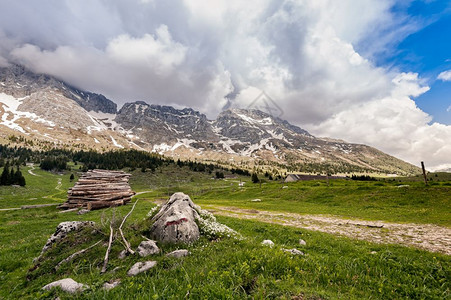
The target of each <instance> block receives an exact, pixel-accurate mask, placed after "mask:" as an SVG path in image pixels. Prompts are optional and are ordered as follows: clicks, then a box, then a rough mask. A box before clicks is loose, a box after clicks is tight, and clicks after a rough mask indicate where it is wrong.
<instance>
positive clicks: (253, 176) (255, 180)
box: [251, 173, 260, 183]
mask: <svg viewBox="0 0 451 300" xmlns="http://www.w3.org/2000/svg"><path fill="white" fill-rule="evenodd" d="M251 179H252V182H253V183H258V182H259V181H260V179H258V176H257V173H252V177H251Z"/></svg>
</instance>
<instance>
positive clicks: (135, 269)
mask: <svg viewBox="0 0 451 300" xmlns="http://www.w3.org/2000/svg"><path fill="white" fill-rule="evenodd" d="M156 265H157V262H156V261H143V262H137V263H136V264H134V265H133V266H132V267H131V268H130V270H128V272H127V275H128V276H136V275H138V274H139V273H142V272H145V271H147V270H150V269H152V268H153V267H155V266H156Z"/></svg>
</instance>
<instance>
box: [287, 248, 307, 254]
mask: <svg viewBox="0 0 451 300" xmlns="http://www.w3.org/2000/svg"><path fill="white" fill-rule="evenodd" d="M282 250H283V251H286V252H289V253H291V254H292V255H305V254H304V252H302V251H300V250H298V249H294V248H293V249H284V248H282Z"/></svg>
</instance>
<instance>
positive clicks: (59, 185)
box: [55, 178, 63, 191]
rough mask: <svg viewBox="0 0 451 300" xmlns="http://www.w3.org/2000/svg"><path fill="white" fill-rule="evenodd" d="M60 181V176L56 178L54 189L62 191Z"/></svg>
mask: <svg viewBox="0 0 451 300" xmlns="http://www.w3.org/2000/svg"><path fill="white" fill-rule="evenodd" d="M62 181H63V179H62V178H58V183H57V184H56V187H55V190H58V191H63V190H62V189H61V186H62V185H63V183H62Z"/></svg>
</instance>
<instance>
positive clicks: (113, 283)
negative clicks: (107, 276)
mask: <svg viewBox="0 0 451 300" xmlns="http://www.w3.org/2000/svg"><path fill="white" fill-rule="evenodd" d="M120 283H121V280H120V279H116V280H113V281H110V282H105V283H104V284H103V286H102V288H103V289H104V290H106V291H109V290H112V289H114V288H115V287H117V286H118V285H119V284H120Z"/></svg>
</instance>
